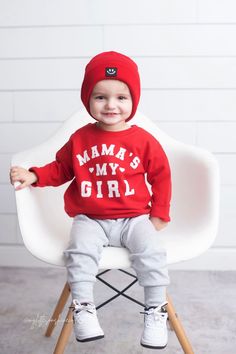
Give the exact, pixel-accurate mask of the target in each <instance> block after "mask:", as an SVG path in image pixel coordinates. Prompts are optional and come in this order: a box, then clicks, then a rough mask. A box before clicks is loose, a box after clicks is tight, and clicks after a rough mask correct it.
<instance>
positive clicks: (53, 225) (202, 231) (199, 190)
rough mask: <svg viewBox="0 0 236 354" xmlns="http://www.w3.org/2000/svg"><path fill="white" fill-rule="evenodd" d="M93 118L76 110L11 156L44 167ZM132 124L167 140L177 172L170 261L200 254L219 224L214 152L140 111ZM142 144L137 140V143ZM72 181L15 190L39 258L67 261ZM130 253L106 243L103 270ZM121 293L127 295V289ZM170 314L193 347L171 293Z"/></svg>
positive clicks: (123, 265) (64, 335) (168, 233)
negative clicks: (184, 140) (40, 140)
mask: <svg viewBox="0 0 236 354" xmlns="http://www.w3.org/2000/svg"><path fill="white" fill-rule="evenodd" d="M88 122H94V120H93V119H92V118H91V117H90V116H89V115H88V113H87V112H86V111H85V110H81V111H78V112H76V113H75V114H74V115H73V116H72V117H70V118H69V119H68V120H66V121H65V122H64V124H62V126H61V128H60V129H59V130H58V131H57V132H56V134H55V135H54V136H52V137H51V138H50V139H49V140H48V141H46V142H45V143H43V144H41V145H39V146H36V147H34V148H32V149H30V150H28V151H24V152H21V153H18V154H16V155H14V156H13V158H12V165H14V166H16V165H17V166H22V167H25V168H29V167H30V166H33V165H34V166H42V165H44V164H46V163H48V162H50V161H52V160H54V157H55V153H56V151H57V150H59V148H60V147H61V146H62V145H63V144H64V143H65V142H66V141H67V140H68V138H69V137H70V135H71V134H72V133H73V132H74V131H75V130H77V129H78V128H80V127H81V126H83V125H85V124H87V123H88ZM131 124H137V125H139V126H140V127H143V128H144V129H146V130H147V131H149V132H150V133H151V134H152V135H153V136H154V137H156V138H157V139H158V140H159V141H160V143H161V144H162V146H163V148H164V150H165V151H166V154H167V156H168V158H169V162H170V166H171V171H172V186H173V195H172V202H171V219H172V221H171V223H170V224H169V225H168V227H167V228H166V229H164V230H163V231H161V237H162V240H163V243H164V245H165V247H166V250H167V260H168V264H172V263H176V262H180V261H185V260H188V259H192V258H194V257H196V256H199V255H200V254H202V253H203V252H205V251H206V250H207V249H208V248H209V247H210V246H211V245H212V243H213V241H214V239H215V236H216V233H217V226H218V209H219V170H218V164H217V162H216V160H215V158H214V157H213V155H212V154H211V153H209V152H208V151H206V150H203V149H200V148H197V147H194V146H190V145H186V144H183V143H181V142H179V141H177V140H174V139H173V138H171V137H170V136H168V135H167V134H165V133H163V132H162V131H161V130H160V129H159V128H158V127H157V125H156V124H155V123H153V122H152V121H151V120H149V119H148V118H147V117H145V116H144V115H143V114H142V113H140V112H137V113H136V115H135V117H134V118H133V119H132V121H131ZM137 144H138V142H137ZM67 186H68V184H65V185H63V186H60V187H57V188H52V187H50V188H33V187H29V188H26V189H23V190H21V191H18V192H16V204H17V213H18V219H19V226H20V230H21V234H22V237H23V241H24V244H25V246H26V248H27V249H28V250H29V251H30V252H31V254H32V255H34V256H35V257H37V258H38V259H40V260H42V261H44V262H47V263H50V264H52V265H56V266H65V263H64V259H63V251H64V250H65V249H66V247H67V244H68V241H69V233H70V227H71V224H72V219H71V218H69V217H68V216H67V215H66V213H65V212H64V202H63V194H64V191H65V189H66V188H67ZM129 267H130V261H129V254H128V251H127V250H126V249H124V248H117V247H105V248H104V251H103V254H102V258H101V261H100V265H99V268H100V269H121V270H122V269H127V268H129ZM69 292H70V289H69V286H68V284H67V283H66V285H65V286H64V289H63V291H62V294H61V296H60V299H59V301H58V303H57V306H56V309H55V311H54V314H53V316H52V320H51V321H50V324H49V327H48V329H47V331H46V336H50V335H51V333H52V331H53V328H54V326H55V324H56V322H57V319H58V318H59V315H60V313H61V312H62V310H63V308H64V306H65V304H66V301H67V300H68V296H69ZM120 295H124V294H123V293H122V292H121V293H120ZM168 301H169V304H168V316H169V321H170V324H171V327H172V328H173V329H174V331H175V333H176V335H177V337H178V339H179V342H180V344H181V346H182V348H183V351H184V353H187V354H192V353H193V349H192V348H191V345H190V343H189V341H188V339H187V337H186V335H185V333H184V330H183V327H182V325H181V323H180V320H179V318H178V317H177V315H176V313H175V310H174V307H173V304H172V302H171V299H170V298H169V297H168ZM71 318H72V310H71V309H69V311H68V315H67V318H66V319H67V320H66V321H65V322H64V325H63V328H62V331H61V334H60V336H59V339H58V341H57V345H56V348H55V351H54V353H55V354H62V353H63V352H64V349H65V346H66V343H67V341H68V339H69V335H70V332H71V329H72V322H71Z"/></svg>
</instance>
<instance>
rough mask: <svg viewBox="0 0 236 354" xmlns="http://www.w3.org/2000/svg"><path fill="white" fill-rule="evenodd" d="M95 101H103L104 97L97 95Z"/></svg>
mask: <svg viewBox="0 0 236 354" xmlns="http://www.w3.org/2000/svg"><path fill="white" fill-rule="evenodd" d="M95 99H96V100H103V99H104V96H102V95H99V96H96V97H95Z"/></svg>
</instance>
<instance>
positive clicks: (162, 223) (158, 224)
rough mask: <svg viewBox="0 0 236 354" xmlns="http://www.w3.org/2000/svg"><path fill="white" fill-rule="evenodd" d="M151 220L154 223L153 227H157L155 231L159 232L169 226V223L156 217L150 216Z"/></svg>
mask: <svg viewBox="0 0 236 354" xmlns="http://www.w3.org/2000/svg"><path fill="white" fill-rule="evenodd" d="M150 220H151V222H152V223H153V225H154V226H155V229H156V230H157V231H161V230H162V229H163V228H164V227H166V226H167V224H168V222H166V221H163V220H162V219H160V218H157V217H155V216H150Z"/></svg>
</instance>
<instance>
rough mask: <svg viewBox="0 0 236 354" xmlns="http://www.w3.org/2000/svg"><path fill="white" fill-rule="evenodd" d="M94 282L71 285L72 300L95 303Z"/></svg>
mask: <svg viewBox="0 0 236 354" xmlns="http://www.w3.org/2000/svg"><path fill="white" fill-rule="evenodd" d="M93 286H94V283H93V282H85V281H81V282H76V283H71V284H70V289H71V296H72V299H73V300H74V299H76V300H78V301H79V302H80V303H81V302H92V303H94V296H93Z"/></svg>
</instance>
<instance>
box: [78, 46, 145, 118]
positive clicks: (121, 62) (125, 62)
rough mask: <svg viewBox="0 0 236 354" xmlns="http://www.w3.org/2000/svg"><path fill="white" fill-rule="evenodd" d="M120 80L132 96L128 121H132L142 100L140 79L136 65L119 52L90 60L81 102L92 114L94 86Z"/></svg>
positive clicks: (104, 53) (102, 54)
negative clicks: (90, 104) (140, 99)
mask: <svg viewBox="0 0 236 354" xmlns="http://www.w3.org/2000/svg"><path fill="white" fill-rule="evenodd" d="M111 79H112V80H120V81H123V82H124V83H126V85H127V86H128V87H129V90H130V93H131V96H132V103H133V105H132V112H131V115H130V116H129V118H127V119H126V121H128V120H130V119H131V118H132V117H133V116H134V114H135V112H136V110H137V106H138V102H139V98H140V78H139V73H138V67H137V65H136V63H135V62H134V61H133V60H132V59H130V58H129V57H127V56H126V55H123V54H120V53H117V52H103V53H100V54H98V55H96V56H95V57H94V58H92V59H91V60H90V62H89V63H88V64H87V66H86V68H85V74H84V80H83V83H82V87H81V100H82V102H83V104H84V106H85V108H86V109H87V111H88V113H89V114H90V115H91V113H90V109H89V99H90V96H91V93H92V91H93V88H94V86H95V85H96V83H97V82H98V81H101V80H111Z"/></svg>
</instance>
